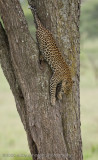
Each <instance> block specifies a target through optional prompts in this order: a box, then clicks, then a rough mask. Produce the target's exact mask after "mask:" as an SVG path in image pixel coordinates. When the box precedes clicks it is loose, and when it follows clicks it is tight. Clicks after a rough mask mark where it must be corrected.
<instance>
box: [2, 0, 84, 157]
mask: <svg viewBox="0 0 98 160" xmlns="http://www.w3.org/2000/svg"><path fill="white" fill-rule="evenodd" d="M29 4H31V5H35V6H36V9H37V13H38V16H39V18H40V20H41V22H42V23H43V25H44V26H45V27H46V28H48V29H49V30H51V32H52V33H53V35H54V37H55V39H56V43H57V45H58V46H59V48H60V50H61V51H62V53H63V54H64V57H65V59H66V60H68V63H69V62H71V61H72V57H74V60H75V65H74V66H73V70H72V71H73V72H74V85H73V89H72V92H71V94H70V95H69V96H68V97H66V96H63V100H62V101H61V102H58V101H57V102H56V105H55V106H54V107H52V106H51V104H50V99H49V80H50V77H51V70H50V68H49V66H48V65H47V64H44V65H43V68H42V69H40V67H39V59H38V52H39V51H38V46H37V45H36V43H35V42H34V40H33V39H32V37H31V35H30V33H29V31H28V26H27V23H26V20H25V17H24V14H23V11H22V9H21V6H20V3H19V1H18V0H7V1H6V0H1V1H0V14H1V17H2V20H3V23H4V27H5V30H4V29H3V28H2V25H0V33H1V34H0V62H1V65H2V69H3V71H4V74H5V76H6V78H7V80H8V82H9V84H10V87H11V90H12V92H13V95H14V97H15V101H16V106H17V110H18V113H19V115H20V118H21V120H22V123H23V125H24V128H25V130H26V133H27V137H28V144H29V148H30V151H31V154H32V155H33V158H34V160H36V159H41V160H49V159H52V160H65V159H66V160H82V149H81V147H82V145H81V132H80V99H79V51H80V48H79V46H80V45H79V37H80V35H79V16H80V0H73V1H68V0H49V1H47V0H31V1H30V0H29ZM5 31H6V33H5ZM6 34H7V35H6ZM36 154H37V155H39V156H35V155H36Z"/></svg>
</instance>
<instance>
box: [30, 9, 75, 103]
mask: <svg viewBox="0 0 98 160" xmlns="http://www.w3.org/2000/svg"><path fill="white" fill-rule="evenodd" d="M33 13H34V19H35V23H36V25H37V31H36V36H37V41H38V44H39V49H40V52H41V59H42V57H43V58H44V59H45V60H46V61H47V62H48V64H49V65H50V67H51V69H52V71H53V75H52V77H51V79H50V99H51V104H52V105H55V101H56V88H57V85H58V84H59V83H61V88H60V91H59V93H58V95H57V97H58V99H60V100H61V99H62V94H63V93H65V94H68V93H69V91H70V90H71V88H72V78H71V71H70V68H69V66H68V65H67V64H66V62H65V60H64V58H63V56H62V54H61V52H60V51H59V49H58V47H57V45H56V42H55V40H54V38H53V36H52V34H51V32H50V31H49V30H47V29H46V28H45V27H44V26H43V25H42V23H41V22H40V20H39V19H38V17H37V14H36V12H35V11H34V9H33Z"/></svg>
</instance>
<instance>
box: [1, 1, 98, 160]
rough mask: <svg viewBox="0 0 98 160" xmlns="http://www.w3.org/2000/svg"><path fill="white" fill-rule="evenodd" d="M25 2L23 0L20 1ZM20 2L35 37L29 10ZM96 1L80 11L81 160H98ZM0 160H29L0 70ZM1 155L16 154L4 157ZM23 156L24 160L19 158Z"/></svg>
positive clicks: (85, 4) (87, 2)
mask: <svg viewBox="0 0 98 160" xmlns="http://www.w3.org/2000/svg"><path fill="white" fill-rule="evenodd" d="M23 2H24V1H23ZM23 2H22V5H23V9H24V11H25V15H26V18H27V20H28V25H29V29H30V31H31V33H32V36H33V37H34V38H35V34H34V32H35V27H34V23H33V21H32V18H33V17H32V15H31V11H30V10H29V9H28V8H27V6H26V4H25V3H23ZM97 10H98V0H86V1H85V2H83V3H82V9H81V26H80V31H81V54H80V57H81V79H80V80H81V92H80V94H81V123H82V126H81V129H82V139H83V154H84V160H97V159H98V124H97V123H98V102H97V97H98V38H97V36H98V31H97V29H98V20H96V19H97V17H98V11H97ZM0 118H1V121H0V160H8V159H10V160H30V159H31V158H30V157H29V156H28V157H25V155H29V154H30V153H29V149H28V144H27V139H26V134H25V131H24V128H23V125H22V123H21V121H20V118H19V115H18V113H17V110H16V107H15V102H14V98H13V96H12V93H11V91H10V88H9V85H8V83H7V81H6V79H5V77H4V76H3V73H2V70H1V68H0ZM3 154H9V155H10V154H13V155H17V156H14V157H9V158H8V157H4V156H3ZM19 155H23V157H19Z"/></svg>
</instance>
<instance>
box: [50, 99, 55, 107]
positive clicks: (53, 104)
mask: <svg viewBox="0 0 98 160" xmlns="http://www.w3.org/2000/svg"><path fill="white" fill-rule="evenodd" d="M55 101H56V99H55V98H51V105H52V106H55Z"/></svg>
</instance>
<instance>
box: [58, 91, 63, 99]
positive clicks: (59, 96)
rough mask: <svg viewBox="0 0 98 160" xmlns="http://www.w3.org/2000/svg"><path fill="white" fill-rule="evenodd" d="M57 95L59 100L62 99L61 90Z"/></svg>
mask: <svg viewBox="0 0 98 160" xmlns="http://www.w3.org/2000/svg"><path fill="white" fill-rule="evenodd" d="M57 97H58V99H59V100H62V93H61V92H59V93H58V95H57Z"/></svg>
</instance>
